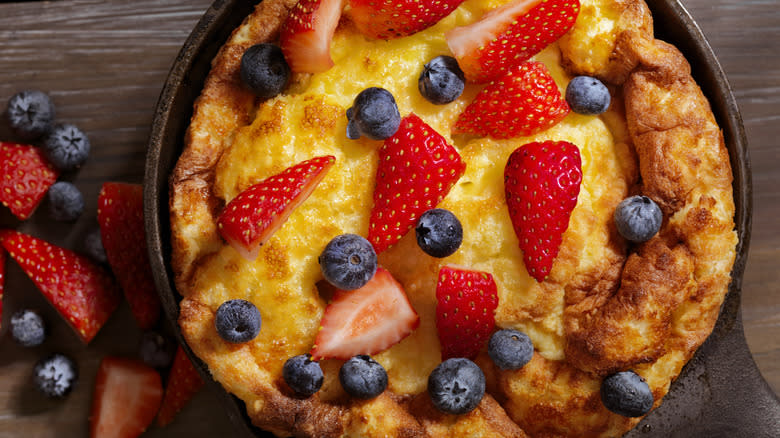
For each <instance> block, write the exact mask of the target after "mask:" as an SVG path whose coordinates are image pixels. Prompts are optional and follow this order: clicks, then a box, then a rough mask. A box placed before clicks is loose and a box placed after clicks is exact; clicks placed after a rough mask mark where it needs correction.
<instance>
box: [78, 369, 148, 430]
mask: <svg viewBox="0 0 780 438" xmlns="http://www.w3.org/2000/svg"><path fill="white" fill-rule="evenodd" d="M162 397H163V388H162V380H161V379H160V374H159V373H158V372H157V371H155V369H154V368H151V367H150V366H148V365H146V364H144V363H143V362H139V361H136V360H132V359H124V358H118V357H106V358H103V360H102V361H101V362H100V367H99V368H98V372H97V377H96V379H95V389H94V392H93V395H92V411H91V413H90V416H89V435H90V437H91V438H134V437H137V436H139V435H141V434H142V433H143V432H144V431H145V430H146V429H147V428H148V427H149V425H150V424H152V421H154V417H155V416H156V415H157V411H158V410H159V409H160V402H161V401H162Z"/></svg>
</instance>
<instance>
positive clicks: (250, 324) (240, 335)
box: [214, 299, 261, 344]
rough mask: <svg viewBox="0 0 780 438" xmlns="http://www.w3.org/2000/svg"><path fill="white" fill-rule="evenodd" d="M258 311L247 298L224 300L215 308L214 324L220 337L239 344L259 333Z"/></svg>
mask: <svg viewBox="0 0 780 438" xmlns="http://www.w3.org/2000/svg"><path fill="white" fill-rule="evenodd" d="M260 323H261V320H260V311H259V310H257V307H255V305H254V304H252V303H250V302H249V301H247V300H240V299H239V300H230V301H225V302H224V303H222V305H220V306H219V308H218V309H217V316H216V317H215V318H214V324H215V325H216V327H217V333H219V336H220V337H222V339H224V340H226V341H228V342H232V343H235V344H240V343H243V342H249V341H251V340H252V339H254V338H255V337H256V336H257V335H258V333H260Z"/></svg>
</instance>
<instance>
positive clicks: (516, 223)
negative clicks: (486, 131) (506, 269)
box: [504, 140, 582, 282]
mask: <svg viewBox="0 0 780 438" xmlns="http://www.w3.org/2000/svg"><path fill="white" fill-rule="evenodd" d="M581 182H582V160H581V158H580V150H579V148H577V146H575V145H573V144H571V143H569V142H566V141H552V140H548V141H545V142H541V143H539V142H533V143H528V144H525V145H523V146H521V147H519V148H517V149H516V150H515V151H514V152H513V153H512V154H511V155H510V156H509V160H507V163H506V167H505V168H504V189H505V191H506V203H507V208H508V209H509V217H510V218H511V220H512V225H513V227H514V229H515V234H516V235H517V238H518V240H519V244H520V249H521V250H522V251H523V261H524V262H525V267H526V269H527V270H528V273H529V274H530V275H531V276H532V277H534V278H535V279H536V280H537V281H540V282H541V281H544V279H545V277H547V275H548V274H549V273H550V269H552V265H553V261H554V260H555V257H556V256H557V255H558V250H559V249H560V246H561V241H562V240H563V233H564V231H566V229H567V228H568V227H569V217H570V216H571V212H572V210H574V207H575V206H576V205H577V196H578V195H579V193H580V183H581Z"/></svg>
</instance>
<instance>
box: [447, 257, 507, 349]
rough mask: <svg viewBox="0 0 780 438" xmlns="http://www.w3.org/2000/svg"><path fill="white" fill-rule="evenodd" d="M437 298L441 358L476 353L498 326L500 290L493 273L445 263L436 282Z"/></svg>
mask: <svg viewBox="0 0 780 438" xmlns="http://www.w3.org/2000/svg"><path fill="white" fill-rule="evenodd" d="M436 301H437V304H436V329H437V331H438V333H439V342H441V359H442V360H446V359H449V358H453V357H465V358H472V357H474V356H476V355H477V353H479V351H480V350H481V349H482V347H483V346H484V345H485V344H486V343H487V341H488V338H489V337H490V333H491V332H492V331H493V327H494V326H495V311H496V308H497V307H498V290H497V288H496V282H495V281H494V280H493V276H492V275H491V274H489V273H487V272H480V271H472V270H468V269H465V268H460V267H456V266H450V265H445V266H442V267H441V269H439V281H438V283H437V284H436Z"/></svg>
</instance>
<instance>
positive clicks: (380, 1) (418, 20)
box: [349, 0, 464, 40]
mask: <svg viewBox="0 0 780 438" xmlns="http://www.w3.org/2000/svg"><path fill="white" fill-rule="evenodd" d="M463 1H464V0H440V1H420V0H349V5H350V7H351V9H350V16H351V17H352V21H353V22H354V23H355V25H356V26H357V28H358V30H360V32H361V33H363V34H364V35H366V36H369V37H372V38H380V39H383V40H389V39H392V38H399V37H403V36H407V35H411V34H413V33H417V32H419V31H421V30H423V29H427V28H429V27H431V26H433V25H434V24H436V23H438V22H439V20H441V19H442V18H444V17H446V16H447V15H449V14H450V12H452V11H454V10H455V9H456V8H457V7H458V6H459V5H460V4H461V3H463Z"/></svg>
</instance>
